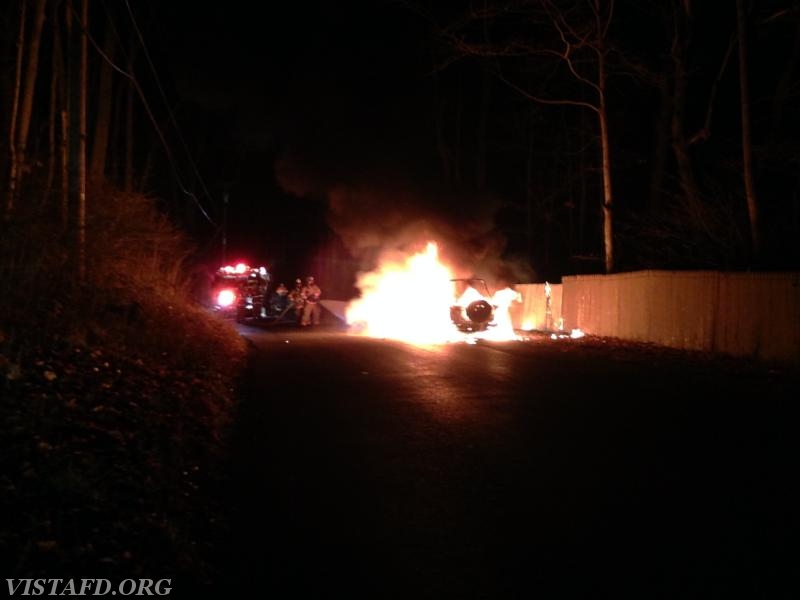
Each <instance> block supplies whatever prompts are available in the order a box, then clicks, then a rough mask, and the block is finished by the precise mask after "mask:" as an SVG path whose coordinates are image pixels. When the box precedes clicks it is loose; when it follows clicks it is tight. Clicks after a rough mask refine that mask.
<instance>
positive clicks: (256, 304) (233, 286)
mask: <svg viewBox="0 0 800 600" xmlns="http://www.w3.org/2000/svg"><path fill="white" fill-rule="evenodd" d="M269 285H270V275H269V271H267V269H266V267H263V266H262V267H251V266H250V265H248V264H246V263H238V264H236V265H226V266H224V267H220V268H219V269H217V271H216V273H215V274H214V283H213V285H212V288H211V295H212V303H213V309H214V311H215V312H218V313H220V314H222V315H223V316H225V317H234V318H236V320H237V321H238V322H240V323H242V322H244V321H247V320H250V319H260V318H262V317H264V316H265V314H264V313H265V303H266V298H267V292H268V289H269Z"/></svg>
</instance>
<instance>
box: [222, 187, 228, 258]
mask: <svg viewBox="0 0 800 600" xmlns="http://www.w3.org/2000/svg"><path fill="white" fill-rule="evenodd" d="M227 261H228V192H225V195H224V196H223V197H222V265H223V266H224V265H225V264H227Z"/></svg>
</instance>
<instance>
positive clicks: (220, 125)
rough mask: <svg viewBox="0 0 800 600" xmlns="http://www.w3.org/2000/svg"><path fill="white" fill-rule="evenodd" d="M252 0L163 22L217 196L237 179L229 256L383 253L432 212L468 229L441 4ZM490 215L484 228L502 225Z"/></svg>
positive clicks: (173, 12) (438, 226)
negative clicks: (441, 78) (447, 115)
mask: <svg viewBox="0 0 800 600" xmlns="http://www.w3.org/2000/svg"><path fill="white" fill-rule="evenodd" d="M248 9H249V7H248V6H245V5H244V4H240V5H233V7H232V5H231V4H218V3H216V4H212V3H194V2H192V3H189V2H168V3H163V5H160V6H158V7H157V9H156V10H157V13H158V15H159V16H158V21H157V26H156V27H155V28H154V30H155V31H156V32H157V35H158V36H159V37H160V38H161V39H160V40H158V44H154V47H156V48H157V50H156V52H157V56H158V68H159V70H160V74H161V77H162V79H163V80H164V81H166V82H168V85H169V86H172V89H171V90H170V92H169V93H170V94H174V95H175V101H176V107H175V114H176V117H177V119H178V121H179V123H181V126H180V128H181V132H182V135H183V136H184V137H185V138H186V139H189V140H191V143H188V144H187V145H188V146H189V147H192V148H195V150H193V152H194V153H196V156H195V157H194V160H196V161H198V163H201V164H202V165H203V169H201V173H203V176H204V178H205V179H206V182H205V183H206V185H208V189H209V190H210V192H211V194H212V196H216V199H217V200H219V199H220V197H221V196H222V195H223V194H224V190H225V189H227V190H228V191H229V198H230V204H229V208H228V213H227V216H228V224H229V231H228V249H229V255H230V254H236V253H237V252H238V253H249V254H251V255H252V254H256V255H259V256H258V257H257V258H254V260H257V259H260V260H268V261H273V262H277V263H279V264H280V263H285V264H290V263H293V262H297V261H302V260H306V262H307V263H308V262H309V261H310V262H311V263H313V262H314V261H315V260H318V257H317V256H315V255H316V254H319V253H320V252H323V253H324V252H328V253H329V252H331V247H332V246H342V247H343V248H345V249H346V250H347V252H344V251H343V249H342V247H340V248H339V250H338V253H337V256H338V257H340V258H341V257H342V256H344V255H345V254H350V255H351V256H352V255H354V254H358V255H360V256H357V257H356V258H361V257H362V256H367V257H372V256H374V253H375V252H374V250H375V248H376V247H378V246H383V245H392V244H393V243H397V244H402V243H404V241H405V240H406V239H407V234H406V232H407V231H408V230H413V231H415V232H416V231H417V230H418V229H419V228H420V227H422V226H423V224H424V223H429V224H430V228H433V229H435V230H437V231H438V233H439V234H440V235H441V236H442V237H443V238H446V236H447V235H448V233H447V231H445V230H444V223H445V222H449V223H450V224H449V225H447V227H455V228H458V227H459V226H460V224H459V223H454V220H453V216H454V214H456V213H459V212H461V213H462V215H463V212H462V211H461V208H460V203H461V202H462V201H463V202H465V203H466V202H468V199H467V198H464V197H459V199H458V200H455V199H453V198H452V197H450V198H448V197H446V194H445V193H444V192H443V190H442V188H441V186H440V185H439V184H438V183H437V178H438V177H439V173H438V171H437V169H438V165H437V163H436V160H437V159H436V154H435V137H434V128H433V126H432V123H433V111H434V107H435V104H434V97H435V96H434V94H435V77H434V75H433V64H434V62H433V61H434V55H435V54H434V49H435V45H434V44H435V43H434V33H433V32H434V30H435V27H433V24H432V22H431V20H430V18H431V15H430V14H422V13H420V12H419V11H417V10H415V9H412V8H411V6H410V5H408V4H406V3H404V2H397V1H393V0H375V1H372V2H353V1H345V2H336V3H332V2H327V3H321V2H320V3H314V2H297V3H292V2H289V3H271V4H269V5H265V6H264V7H263V8H259V11H258V12H259V14H254V13H252V12H248ZM159 44H161V45H159ZM211 210H213V213H214V214H215V215H217V217H218V218H219V216H221V213H220V210H221V209H220V207H216V208H215V207H213V206H212V207H211ZM470 212H471V215H472V216H473V217H474V216H478V215H479V212H483V209H481V210H480V211H478V210H471V211H470ZM480 217H481V218H482V219H484V218H485V219H486V220H487V222H486V224H485V225H476V224H474V223H473V224H471V225H470V227H471V228H472V229H471V234H470V235H473V234H474V233H475V228H476V227H477V228H478V229H479V230H480V229H482V228H483V229H488V228H490V226H491V224H490V223H489V222H488V221H490V219H491V215H490V214H487V215H483V214H482V215H480ZM468 220H473V219H472V218H470V219H468ZM356 231H357V234H356V233H355V232H356ZM482 234H483V232H481V233H480V235H482ZM413 237H415V238H416V237H418V236H416V235H414V236H413ZM214 243H215V244H216V243H217V242H216V241H215V242H214ZM490 243H494V242H490ZM293 267H294V265H292V268H293Z"/></svg>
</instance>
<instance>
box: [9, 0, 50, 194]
mask: <svg viewBox="0 0 800 600" xmlns="http://www.w3.org/2000/svg"><path fill="white" fill-rule="evenodd" d="M44 9H45V0H37V1H36V5H35V8H34V17H33V28H32V30H31V36H30V39H29V40H28V43H27V44H26V45H25V55H26V59H27V63H26V65H25V78H24V80H23V87H22V97H21V102H20V112H19V123H18V127H17V130H16V134H17V135H16V140H14V141H13V142H12V143H15V144H16V149H15V151H14V162H15V165H14V166H13V167H12V168H13V169H14V171H15V177H14V178H15V179H16V181H15V183H14V184H13V186H14V190H15V191H14V193H15V194H18V193H19V183H20V182H21V180H22V178H23V177H24V175H25V173H26V172H27V170H28V168H29V167H28V156H27V153H28V133H29V131H30V126H31V115H32V113H33V99H34V95H35V91H36V78H37V75H38V73H39V48H40V46H41V39H42V28H43V27H44V17H45V11H44ZM14 200H15V199H14V198H13V197H10V205H11V206H12V207H13V205H14Z"/></svg>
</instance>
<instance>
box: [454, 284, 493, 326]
mask: <svg viewBox="0 0 800 600" xmlns="http://www.w3.org/2000/svg"><path fill="white" fill-rule="evenodd" d="M450 281H451V282H453V284H454V285H455V286H456V293H457V296H458V300H456V302H455V304H453V305H451V306H450V320H451V321H452V322H453V325H455V326H456V328H457V329H458V330H459V331H461V332H463V333H474V332H479V331H486V330H487V329H488V328H489V327H490V326H491V325H492V322H493V321H494V311H495V307H494V305H493V304H492V300H491V298H492V296H491V294H490V293H489V286H488V285H487V284H486V280H484V279H480V278H461V279H451V280H450Z"/></svg>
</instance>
